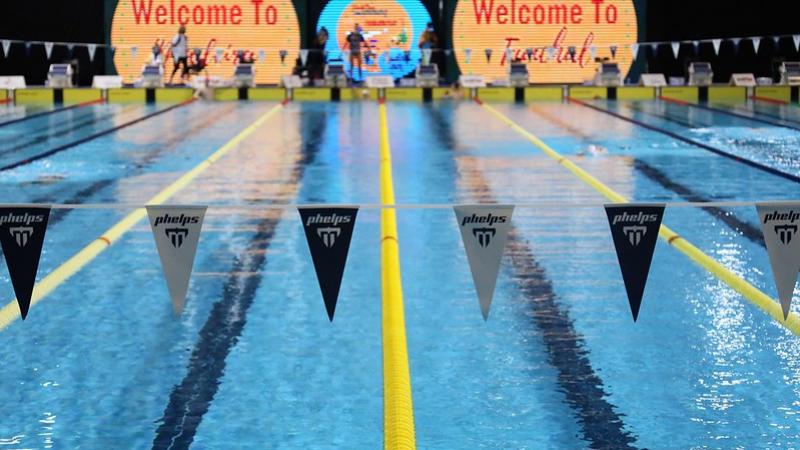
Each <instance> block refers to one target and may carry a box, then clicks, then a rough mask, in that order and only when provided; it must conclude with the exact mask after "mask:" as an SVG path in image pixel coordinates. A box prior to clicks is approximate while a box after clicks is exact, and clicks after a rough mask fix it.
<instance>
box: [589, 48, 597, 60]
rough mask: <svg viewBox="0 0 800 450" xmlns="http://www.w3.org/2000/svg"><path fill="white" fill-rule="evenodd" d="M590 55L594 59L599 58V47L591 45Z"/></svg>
mask: <svg viewBox="0 0 800 450" xmlns="http://www.w3.org/2000/svg"><path fill="white" fill-rule="evenodd" d="M589 56H591V57H592V61H594V59H595V58H597V47H595V46H594V45H592V46H591V47H589Z"/></svg>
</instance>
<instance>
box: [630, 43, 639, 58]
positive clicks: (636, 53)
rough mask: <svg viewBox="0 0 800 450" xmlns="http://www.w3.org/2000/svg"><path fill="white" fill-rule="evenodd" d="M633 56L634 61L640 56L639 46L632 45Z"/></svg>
mask: <svg viewBox="0 0 800 450" xmlns="http://www.w3.org/2000/svg"><path fill="white" fill-rule="evenodd" d="M631 55H633V59H636V58H637V57H638V56H639V44H631Z"/></svg>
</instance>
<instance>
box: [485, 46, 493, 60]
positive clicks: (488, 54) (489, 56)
mask: <svg viewBox="0 0 800 450" xmlns="http://www.w3.org/2000/svg"><path fill="white" fill-rule="evenodd" d="M483 53H484V54H485V55H486V62H487V63H488V62H489V61H491V60H492V49H490V48H487V49H484V50H483Z"/></svg>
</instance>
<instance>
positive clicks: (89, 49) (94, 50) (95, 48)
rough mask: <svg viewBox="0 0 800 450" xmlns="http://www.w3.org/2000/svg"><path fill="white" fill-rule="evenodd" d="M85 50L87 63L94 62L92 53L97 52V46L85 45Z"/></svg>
mask: <svg viewBox="0 0 800 450" xmlns="http://www.w3.org/2000/svg"><path fill="white" fill-rule="evenodd" d="M86 50H88V51H89V62H92V61H94V53H95V52H96V51H97V44H89V45H87V46H86Z"/></svg>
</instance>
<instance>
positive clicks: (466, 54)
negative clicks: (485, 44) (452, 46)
mask: <svg viewBox="0 0 800 450" xmlns="http://www.w3.org/2000/svg"><path fill="white" fill-rule="evenodd" d="M470 57H472V49H470V48H465V49H464V62H465V63H466V64H469V59H470Z"/></svg>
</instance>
